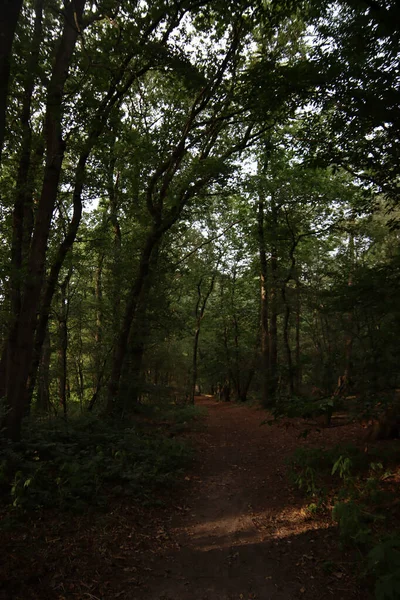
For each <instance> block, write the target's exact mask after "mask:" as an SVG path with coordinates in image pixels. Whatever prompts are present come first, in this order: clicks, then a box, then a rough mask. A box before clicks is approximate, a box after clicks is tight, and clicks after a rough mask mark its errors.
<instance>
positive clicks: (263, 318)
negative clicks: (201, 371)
mask: <svg viewBox="0 0 400 600" xmlns="http://www.w3.org/2000/svg"><path fill="white" fill-rule="evenodd" d="M264 204H265V202H264V197H263V192H261V191H260V192H259V197H258V215H257V221H258V250H259V256H260V292H261V298H260V325H261V327H260V336H261V377H262V403H263V405H264V406H269V405H270V404H271V402H272V399H271V397H270V371H269V369H270V360H269V327H268V288H267V276H268V271H267V252H266V244H265V233H264V210H265V207H264Z"/></svg>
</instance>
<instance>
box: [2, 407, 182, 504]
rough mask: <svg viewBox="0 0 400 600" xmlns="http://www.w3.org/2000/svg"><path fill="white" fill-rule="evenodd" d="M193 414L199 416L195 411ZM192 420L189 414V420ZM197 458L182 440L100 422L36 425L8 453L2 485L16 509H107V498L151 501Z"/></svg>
mask: <svg viewBox="0 0 400 600" xmlns="http://www.w3.org/2000/svg"><path fill="white" fill-rule="evenodd" d="M192 413H193V411H192ZM186 418H188V415H186ZM191 456H192V453H191V450H190V448H189V447H188V446H187V445H186V444H184V443H182V442H181V441H179V440H176V439H171V438H169V437H165V436H163V435H161V434H160V433H159V432H158V433H157V434H156V435H155V434H154V432H153V433H152V434H151V435H150V434H149V433H148V431H147V432H146V431H145V430H144V431H140V430H139V429H138V428H137V427H129V428H124V427H121V426H117V425H116V424H115V423H111V422H106V421H100V420H98V419H95V418H89V417H87V418H82V417H81V418H79V419H76V420H73V421H70V422H69V423H65V422H64V421H62V420H55V421H53V422H51V423H42V424H40V425H38V424H35V427H34V428H33V427H31V428H30V429H28V430H27V434H26V436H25V438H24V439H23V441H22V442H21V443H20V444H18V445H12V444H8V445H7V446H6V447H4V448H3V449H2V452H1V462H0V465H1V466H0V483H1V486H2V489H3V491H4V493H5V498H6V499H8V501H9V502H11V503H12V505H13V506H14V507H15V508H20V509H35V508H39V507H43V506H52V507H54V506H57V507H59V508H62V509H72V510H80V509H83V508H84V507H85V506H86V505H102V504H104V502H105V493H106V492H107V491H111V492H114V493H120V494H127V495H134V496H137V497H138V498H141V499H142V500H144V501H147V502H150V501H151V499H152V492H153V491H154V490H155V489H156V488H159V487H160V486H161V487H165V486H170V485H171V484H172V483H173V482H174V481H175V479H176V477H177V475H179V473H181V472H182V469H183V468H184V467H185V466H187V465H188V463H189V461H190V459H191Z"/></svg>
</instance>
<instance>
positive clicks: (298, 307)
mask: <svg viewBox="0 0 400 600" xmlns="http://www.w3.org/2000/svg"><path fill="white" fill-rule="evenodd" d="M300 319H301V296H300V281H299V277H298V275H297V276H296V388H295V392H296V394H297V395H300V394H301V388H302V368H301V358H300V356H301V348H300Z"/></svg>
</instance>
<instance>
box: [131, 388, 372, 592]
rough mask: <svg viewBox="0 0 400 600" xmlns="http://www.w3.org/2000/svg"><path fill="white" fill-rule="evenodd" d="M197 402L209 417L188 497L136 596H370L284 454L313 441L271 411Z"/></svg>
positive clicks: (199, 438)
mask: <svg viewBox="0 0 400 600" xmlns="http://www.w3.org/2000/svg"><path fill="white" fill-rule="evenodd" d="M197 404H199V405H201V406H205V407H206V408H207V410H208V417H207V419H206V421H207V422H206V428H205V430H204V431H203V432H201V433H199V434H195V436H196V438H197V439H196V445H197V448H198V458H197V461H196V466H195V468H194V469H193V472H192V473H191V474H190V475H189V477H187V478H186V480H187V486H186V488H185V492H186V496H185V497H184V499H182V506H178V507H176V513H175V514H174V515H173V516H172V517H171V520H170V523H169V524H168V525H167V537H168V543H167V544H166V548H165V550H164V551H162V556H155V557H153V558H152V559H151V562H150V563H149V564H148V566H149V577H148V580H147V581H146V582H143V585H142V586H141V589H140V590H139V589H137V591H136V594H133V595H132V596H130V597H131V598H135V599H136V598H137V599H140V600H228V599H229V600H250V599H259V600H290V599H295V598H304V599H309V600H312V599H318V600H324V599H329V598H335V600H348V599H350V598H352V599H355V598H359V599H361V598H362V599H363V600H365V599H366V598H367V594H366V592H365V590H364V591H359V590H358V589H357V584H356V582H355V579H354V565H352V564H351V559H350V557H348V556H346V555H345V554H344V553H343V552H342V551H341V550H340V548H339V543H338V534H337V531H336V529H335V528H334V527H333V526H332V523H331V521H329V520H327V519H326V517H321V518H318V519H315V518H313V519H310V517H309V516H308V515H307V511H306V510H305V506H306V504H307V500H306V499H304V497H302V495H300V494H299V493H298V492H297V490H295V489H293V488H291V487H290V483H289V481H288V479H287V477H286V474H285V471H286V466H285V458H286V457H287V456H288V455H289V454H290V452H292V451H293V449H294V448H295V447H296V446H298V445H299V444H302V443H307V444H308V443H310V442H309V441H307V442H299V439H298V432H296V431H294V430H293V429H285V428H283V427H279V426H278V425H274V426H272V427H269V426H268V425H265V426H260V423H261V422H262V421H263V419H264V418H265V413H262V412H260V411H257V410H256V409H254V408H249V407H247V406H243V405H235V404H230V403H217V402H215V401H214V400H213V399H211V398H206V397H199V398H197ZM332 431H333V430H332ZM326 433H327V434H328V437H329V433H330V432H329V431H326ZM333 435H335V436H337V432H333ZM311 437H313V436H311ZM332 441H333V440H332ZM311 443H312V441H311ZM314 443H315V441H314ZM185 483H186V482H185ZM127 598H128V596H127Z"/></svg>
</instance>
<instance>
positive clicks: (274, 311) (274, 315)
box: [269, 196, 278, 398]
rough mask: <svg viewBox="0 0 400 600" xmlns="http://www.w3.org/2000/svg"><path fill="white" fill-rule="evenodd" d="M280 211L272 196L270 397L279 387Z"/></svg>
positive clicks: (273, 395) (274, 394) (272, 396)
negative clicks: (278, 238)
mask: <svg viewBox="0 0 400 600" xmlns="http://www.w3.org/2000/svg"><path fill="white" fill-rule="evenodd" d="M277 227H278V212H277V208H276V204H275V200H274V197H273V196H272V198H271V236H272V244H271V294H270V301H271V304H270V328H269V397H270V398H275V396H276V392H277V387H278V298H277V295H278V248H277Z"/></svg>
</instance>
